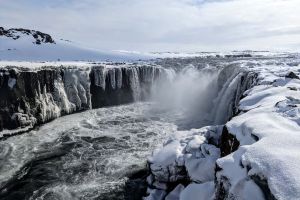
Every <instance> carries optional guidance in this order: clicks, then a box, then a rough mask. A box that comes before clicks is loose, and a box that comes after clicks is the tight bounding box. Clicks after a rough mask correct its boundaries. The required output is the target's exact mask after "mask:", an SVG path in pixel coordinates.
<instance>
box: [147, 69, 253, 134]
mask: <svg viewBox="0 0 300 200" xmlns="http://www.w3.org/2000/svg"><path fill="white" fill-rule="evenodd" d="M247 75H248V72H245V71H244V70H242V69H241V68H240V67H239V66H238V65H232V66H223V67H219V68H216V67H213V66H206V67H204V68H200V69H198V68H196V67H194V66H193V65H188V66H187V67H185V68H183V69H182V70H180V71H178V72H177V73H176V74H175V75H174V76H173V78H171V79H169V80H168V81H166V80H165V81H163V82H158V83H159V84H158V85H157V86H156V88H155V91H154V92H153V94H152V99H153V100H154V101H156V102H158V105H159V107H161V108H162V109H168V110H179V111H182V112H183V113H184V115H185V119H184V121H182V122H178V125H179V128H183V129H185V128H187V129H189V128H199V127H203V126H207V125H217V124H223V123H225V122H226V121H227V120H228V119H229V118H230V117H231V116H232V115H233V114H234V113H236V112H237V111H236V110H235V108H237V104H238V102H239V99H240V97H241V96H242V94H243V92H244V91H245V90H246V89H247V88H249V83H248V81H247V79H248V78H247V77H246V78H245V76H247ZM249 79H250V78H249ZM242 80H245V81H244V82H243V81H242ZM250 80H251V79H250ZM181 124H184V127H181Z"/></svg>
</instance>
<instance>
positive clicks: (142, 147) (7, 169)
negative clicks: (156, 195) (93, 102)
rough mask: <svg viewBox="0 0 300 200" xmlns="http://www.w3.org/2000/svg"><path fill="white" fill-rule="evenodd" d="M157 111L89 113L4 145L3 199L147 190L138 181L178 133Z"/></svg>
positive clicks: (140, 107) (146, 106)
mask: <svg viewBox="0 0 300 200" xmlns="http://www.w3.org/2000/svg"><path fill="white" fill-rule="evenodd" d="M151 107H153V104H150V103H135V104H131V105H125V106H117V107H110V108H101V109H96V110H92V111H86V112H82V113H79V114H74V115H71V116H66V117H62V118H60V119H57V120H55V121H53V122H51V123H49V124H46V125H44V126H42V127H40V128H39V129H38V130H36V131H31V132H30V133H27V134H23V135H20V136H15V137H11V138H8V139H7V140H5V141H2V142H1V147H0V148H1V155H0V157H1V161H2V162H1V163H2V165H1V166H0V170H1V173H0V174H1V175H0V179H1V188H2V189H1V193H0V199H24V198H25V199H49V200H50V199H114V198H117V199H125V198H126V196H127V195H128V193H129V192H130V191H131V190H133V189H136V186H137V185H139V187H141V188H140V189H141V190H143V185H142V184H141V183H139V180H135V176H137V178H140V176H142V175H143V170H145V164H146V163H145V162H146V157H147V156H148V155H149V152H150V151H151V150H153V148H154V147H156V146H157V145H160V144H161V143H162V142H161V141H162V140H163V139H165V138H166V136H167V135H169V134H170V133H172V132H173V131H174V130H175V128H176V127H175V125H174V124H172V123H169V122H168V120H167V115H166V114H160V113H155V112H153V110H152V109H150V108H151ZM136 173H137V174H136ZM11 176H14V179H11ZM130 179H131V180H130ZM135 181H137V183H138V184H135ZM130 195H132V194H130ZM130 199H134V198H133V197H132V196H131V197H130Z"/></svg>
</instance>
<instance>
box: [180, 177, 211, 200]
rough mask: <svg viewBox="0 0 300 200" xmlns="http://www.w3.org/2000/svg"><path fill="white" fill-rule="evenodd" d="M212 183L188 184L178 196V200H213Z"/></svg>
mask: <svg viewBox="0 0 300 200" xmlns="http://www.w3.org/2000/svg"><path fill="white" fill-rule="evenodd" d="M214 189H215V188H214V182H213V181H211V182H206V183H202V184H196V183H192V184H189V185H188V186H187V187H186V188H185V189H184V190H183V191H182V192H181V194H180V200H195V199H197V200H213V197H214Z"/></svg>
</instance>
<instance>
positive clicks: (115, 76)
mask: <svg viewBox="0 0 300 200" xmlns="http://www.w3.org/2000/svg"><path fill="white" fill-rule="evenodd" d="M166 76H167V74H166V73H165V69H163V68H160V67H149V66H131V67H127V68H116V67H113V68H105V67H104V66H96V67H93V68H92V70H91V73H90V80H91V94H92V105H93V108H99V107H103V106H110V105H118V104H124V103H130V102H133V101H139V100H146V99H149V97H150V94H151V89H152V86H153V85H154V83H156V82H157V81H158V80H159V79H160V78H167V77H166Z"/></svg>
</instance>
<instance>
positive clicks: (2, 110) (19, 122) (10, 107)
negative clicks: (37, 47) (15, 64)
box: [0, 69, 58, 130]
mask: <svg viewBox="0 0 300 200" xmlns="http://www.w3.org/2000/svg"><path fill="white" fill-rule="evenodd" d="M0 74H1V75H0V96H1V98H0V130H2V129H4V128H6V129H14V128H17V127H25V126H28V125H30V123H31V119H30V118H31V117H34V116H36V119H37V120H38V123H41V121H42V119H40V118H39V117H38V116H39V113H40V112H41V110H40V106H39V103H38V102H37V101H36V99H37V95H38V94H42V93H43V92H45V91H46V92H53V90H54V81H55V80H56V79H57V75H58V71H56V70H42V71H37V72H25V71H24V72H21V73H17V72H16V71H15V70H13V69H12V70H9V71H7V70H0ZM11 80H14V81H15V83H14V85H11V87H10V86H9V81H11ZM43 89H44V91H43ZM15 113H19V115H16V116H15V115H14V114H15Z"/></svg>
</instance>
